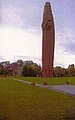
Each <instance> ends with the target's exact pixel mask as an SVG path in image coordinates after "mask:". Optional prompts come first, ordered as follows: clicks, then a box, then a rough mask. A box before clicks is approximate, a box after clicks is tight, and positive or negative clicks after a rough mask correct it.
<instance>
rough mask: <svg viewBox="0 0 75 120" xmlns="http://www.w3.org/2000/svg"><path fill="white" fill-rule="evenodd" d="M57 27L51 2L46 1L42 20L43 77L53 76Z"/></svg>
mask: <svg viewBox="0 0 75 120" xmlns="http://www.w3.org/2000/svg"><path fill="white" fill-rule="evenodd" d="M54 43H55V29H54V20H53V15H52V10H51V5H50V3H49V2H46V3H45V6H44V14H43V22H42V77H52V76H53V61H54Z"/></svg>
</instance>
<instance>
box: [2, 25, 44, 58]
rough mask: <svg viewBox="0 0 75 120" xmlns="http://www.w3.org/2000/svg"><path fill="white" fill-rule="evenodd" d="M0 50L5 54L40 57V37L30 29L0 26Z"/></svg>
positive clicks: (9, 55)
mask: <svg viewBox="0 0 75 120" xmlns="http://www.w3.org/2000/svg"><path fill="white" fill-rule="evenodd" d="M0 43H1V44H0V52H1V53H2V54H3V55H5V56H7V58H8V59H10V57H11V56H12V55H19V56H31V57H34V56H35V57H36V58H40V56H41V46H42V45H41V37H40V36H38V35H37V34H34V33H33V32H31V31H26V30H22V29H14V28H7V27H0Z"/></svg>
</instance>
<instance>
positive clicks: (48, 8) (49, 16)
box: [43, 2, 53, 20]
mask: <svg viewBox="0 0 75 120" xmlns="http://www.w3.org/2000/svg"><path fill="white" fill-rule="evenodd" d="M52 17H53V15H52V10H51V4H50V2H46V3H45V5H44V13H43V19H44V20H45V19H46V20H52Z"/></svg>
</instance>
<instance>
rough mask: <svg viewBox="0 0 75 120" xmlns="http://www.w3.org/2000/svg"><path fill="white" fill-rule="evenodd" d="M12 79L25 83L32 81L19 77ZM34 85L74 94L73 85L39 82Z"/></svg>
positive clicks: (74, 88)
mask: <svg viewBox="0 0 75 120" xmlns="http://www.w3.org/2000/svg"><path fill="white" fill-rule="evenodd" d="M13 80H16V81H19V82H23V83H27V84H30V85H31V83H32V82H28V81H24V80H19V79H13ZM35 86H38V87H42V88H46V89H49V90H55V91H58V92H63V93H67V94H70V95H73V96H75V85H40V84H35Z"/></svg>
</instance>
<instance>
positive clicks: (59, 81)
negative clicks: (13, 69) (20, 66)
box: [16, 76, 75, 85]
mask: <svg viewBox="0 0 75 120" xmlns="http://www.w3.org/2000/svg"><path fill="white" fill-rule="evenodd" d="M16 78H17V79H21V80H26V81H29V82H34V83H37V84H43V82H48V84H49V85H62V84H65V81H68V82H69V83H70V84H74V85H75V77H55V78H42V77H18V76H16Z"/></svg>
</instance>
